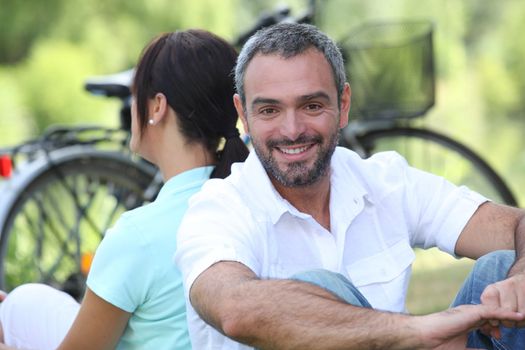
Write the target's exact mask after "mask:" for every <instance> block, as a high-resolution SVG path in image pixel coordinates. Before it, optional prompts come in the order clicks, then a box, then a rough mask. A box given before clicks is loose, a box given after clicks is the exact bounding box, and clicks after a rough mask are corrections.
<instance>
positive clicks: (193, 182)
mask: <svg viewBox="0 0 525 350" xmlns="http://www.w3.org/2000/svg"><path fill="white" fill-rule="evenodd" d="M212 170H213V167H202V168H196V169H192V170H189V171H186V172H184V173H181V174H179V175H177V176H175V177H173V178H171V179H170V180H168V181H167V182H166V183H165V184H164V186H163V187H162V189H161V191H160V193H159V195H158V196H157V199H156V200H155V201H154V202H153V203H150V204H148V205H145V206H143V207H140V208H137V209H134V210H131V211H128V212H126V213H124V214H123V215H122V216H121V217H120V218H119V219H118V221H117V223H116V224H115V226H114V227H113V228H111V229H110V230H108V232H107V233H106V235H105V237H104V239H103V240H102V242H101V244H100V246H99V247H98V249H97V252H96V254H95V258H94V260H93V265H92V266H91V271H90V273H89V276H88V280H87V285H88V286H89V288H90V289H91V290H92V291H93V292H94V293H95V294H97V295H98V296H99V297H101V298H102V299H104V300H106V301H107V302H109V303H111V304H113V305H115V306H116V307H118V308H120V309H122V310H124V311H127V312H130V313H132V316H131V318H130V320H129V323H128V325H127V327H126V329H125V331H124V334H123V336H122V338H121V339H120V342H119V344H118V346H117V349H191V345H190V339H189V335H188V330H187V324H186V308H185V301H184V292H183V287H182V277H181V274H180V272H179V271H178V269H177V268H176V267H175V264H174V263H173V254H174V252H175V249H176V241H177V240H176V233H177V230H178V228H179V224H180V221H181V219H182V216H183V215H184V213H185V212H186V209H187V206H188V199H189V198H190V197H191V196H192V195H193V194H194V193H196V192H197V191H199V190H200V188H201V186H202V185H203V184H204V182H205V181H206V180H207V179H208V178H209V176H210V174H211V171H212Z"/></svg>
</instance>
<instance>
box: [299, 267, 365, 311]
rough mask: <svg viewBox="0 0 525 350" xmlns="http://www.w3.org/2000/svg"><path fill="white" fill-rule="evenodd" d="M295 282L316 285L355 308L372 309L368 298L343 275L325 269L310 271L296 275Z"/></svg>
mask: <svg viewBox="0 0 525 350" xmlns="http://www.w3.org/2000/svg"><path fill="white" fill-rule="evenodd" d="M291 279H293V280H297V281H302V282H308V283H311V284H315V285H316V286H319V287H321V288H323V289H326V290H327V291H329V292H331V293H332V294H334V295H336V296H337V297H338V298H339V299H341V300H343V301H345V302H347V303H348V304H351V305H354V306H363V307H367V308H372V306H371V305H370V303H369V302H368V301H367V300H366V298H365V297H364V296H363V295H362V294H361V293H360V292H359V291H358V290H357V288H356V287H355V286H354V285H353V284H352V283H351V282H350V281H349V280H348V279H347V278H346V277H344V276H343V275H341V274H339V273H335V272H330V271H328V270H323V269H314V270H308V271H305V272H300V273H296V274H295V275H293V276H292V277H291Z"/></svg>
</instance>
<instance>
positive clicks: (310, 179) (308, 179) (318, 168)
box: [252, 129, 340, 187]
mask: <svg viewBox="0 0 525 350" xmlns="http://www.w3.org/2000/svg"><path fill="white" fill-rule="evenodd" d="M339 136H340V130H339V129H336V131H335V132H334V133H332V134H331V135H330V136H329V139H328V142H326V144H323V140H324V139H323V137H322V136H319V135H317V136H300V137H299V138H298V139H297V140H295V141H291V140H288V139H281V140H269V141H267V142H266V148H265V149H264V150H262V149H261V147H260V146H259V145H258V144H257V142H256V141H255V140H252V141H253V146H254V149H255V153H257V156H258V157H259V159H260V161H261V163H262V165H263V167H264V169H265V170H266V172H267V173H268V174H269V175H270V176H271V177H273V178H274V179H275V180H277V181H278V182H279V183H280V184H281V185H283V186H285V187H303V186H308V185H311V184H313V183H315V182H317V181H318V180H319V179H321V178H322V177H323V176H324V175H326V174H327V172H328V169H329V168H330V160H331V159H332V154H333V153H334V151H335V147H336V146H337V144H338V142H339ZM308 143H312V144H314V145H315V144H317V145H320V146H319V148H318V151H317V159H316V160H315V161H314V164H313V165H312V166H311V167H310V168H308V165H307V164H306V162H304V161H300V162H293V163H288V164H287V167H286V169H280V168H279V165H278V164H277V161H276V160H275V158H274V157H273V155H272V150H273V149H274V148H275V147H278V146H292V145H294V144H308ZM277 152H280V151H277Z"/></svg>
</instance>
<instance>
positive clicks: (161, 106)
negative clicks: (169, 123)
mask: <svg viewBox="0 0 525 350" xmlns="http://www.w3.org/2000/svg"><path fill="white" fill-rule="evenodd" d="M167 111H168V100H167V99H166V96H165V95H164V94H163V93H161V92H157V93H156V94H155V96H154V97H153V98H152V99H151V100H150V101H149V115H148V118H149V119H150V120H153V124H158V123H160V122H161V121H162V120H163V119H164V116H165V115H166V114H167Z"/></svg>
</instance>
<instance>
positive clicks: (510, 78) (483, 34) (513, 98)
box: [0, 0, 525, 205]
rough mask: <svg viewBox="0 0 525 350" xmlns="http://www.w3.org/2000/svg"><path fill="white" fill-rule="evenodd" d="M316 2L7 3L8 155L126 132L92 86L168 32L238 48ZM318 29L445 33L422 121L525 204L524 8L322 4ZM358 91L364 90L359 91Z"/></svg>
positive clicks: (470, 1) (3, 30) (362, 0)
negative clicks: (85, 134) (412, 24)
mask: <svg viewBox="0 0 525 350" xmlns="http://www.w3.org/2000/svg"><path fill="white" fill-rule="evenodd" d="M307 3H308V1H307V0H221V1H215V0H150V1H126V0H109V1H108V0H82V1H81V0H46V1H42V0H24V1H17V0H0V147H2V146H7V145H11V144H14V143H16V142H19V141H21V140H24V139H26V138H29V137H33V136H36V135H38V134H39V133H40V132H42V130H43V129H45V128H46V127H48V126H49V125H51V124H55V123H97V124H98V123H101V124H104V125H113V126H115V125H117V122H118V119H117V111H118V102H117V101H110V100H108V99H104V98H99V97H94V96H91V95H89V94H88V93H87V92H85V91H84V90H83V81H84V79H85V78H87V77H89V76H93V75H102V74H110V73H115V72H118V71H122V70H125V69H129V68H130V67H132V66H133V65H134V63H135V62H136V59H137V57H138V56H139V54H140V51H141V49H142V48H143V47H144V45H145V44H146V43H147V42H148V41H149V40H150V39H151V38H152V37H153V36H155V35H157V34H158V33H159V32H165V31H173V30H177V29H187V28H196V27H199V28H205V29H208V30H211V31H214V32H216V33H217V34H219V35H221V36H223V37H225V38H226V39H229V40H233V39H234V38H235V37H236V36H237V35H238V34H240V33H242V32H243V31H245V30H247V29H248V28H249V27H250V26H251V25H252V24H253V23H254V22H255V20H256V18H257V17H258V16H259V15H260V14H261V13H262V12H264V11H270V10H272V9H274V8H275V7H276V6H278V5H279V4H287V5H289V6H290V7H291V9H292V13H293V14H300V13H301V11H304V10H305V9H306V6H307ZM316 5H317V13H316V23H317V25H318V26H319V27H320V28H322V29H323V30H324V31H326V32H327V33H328V34H329V35H330V36H332V37H333V38H334V39H337V40H340V39H343V38H344V37H345V36H346V35H347V34H348V33H349V32H351V31H352V30H354V29H356V28H358V27H359V26H360V25H361V24H363V23H365V22H367V21H387V20H388V21H392V20H393V21H399V20H403V19H409V20H413V19H430V20H432V21H433V22H434V24H435V33H434V49H435V62H436V67H437V72H436V73H437V82H436V89H437V94H436V99H437V100H436V105H435V106H434V108H432V109H431V111H430V112H429V113H428V114H427V115H426V116H425V117H424V118H422V121H420V123H425V124H426V126H428V127H431V128H434V129H437V130H439V131H441V132H443V133H445V134H448V135H450V136H452V137H453V138H456V139H458V140H460V141H462V142H464V143H466V144H467V145H469V146H470V147H472V148H473V149H474V150H476V151H477V152H479V153H480V154H482V155H483V156H484V157H485V158H486V159H487V160H488V161H489V163H490V164H492V165H494V167H495V168H496V169H497V171H498V172H500V173H501V174H502V175H503V176H504V177H505V179H506V180H507V181H508V182H509V184H510V186H511V187H512V189H513V190H514V192H516V194H517V195H518V197H519V200H520V202H521V203H523V204H524V205H525V195H524V194H522V193H521V192H520V190H521V188H522V187H524V186H525V177H524V176H522V175H523V174H524V171H525V143H524V141H523V137H522V134H523V132H522V130H523V129H524V127H525V102H524V99H523V98H521V97H522V96H524V95H525V59H524V58H525V45H524V44H523V43H522V42H521V40H519V35H520V34H519V33H521V30H522V29H525V21H524V20H523V19H524V17H525V2H523V1H492V0H425V1H420V0H389V1H384V0H317V1H316ZM356 89H357V87H356Z"/></svg>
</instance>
